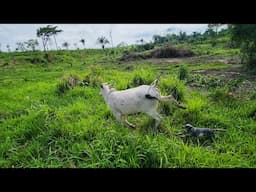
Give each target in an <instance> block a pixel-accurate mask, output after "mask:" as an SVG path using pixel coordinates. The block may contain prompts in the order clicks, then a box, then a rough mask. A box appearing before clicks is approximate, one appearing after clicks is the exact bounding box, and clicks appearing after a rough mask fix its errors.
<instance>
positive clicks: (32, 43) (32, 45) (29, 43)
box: [25, 39, 39, 51]
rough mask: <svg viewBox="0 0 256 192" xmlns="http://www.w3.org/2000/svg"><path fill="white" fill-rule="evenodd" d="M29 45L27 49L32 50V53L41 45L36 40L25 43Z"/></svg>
mask: <svg viewBox="0 0 256 192" xmlns="http://www.w3.org/2000/svg"><path fill="white" fill-rule="evenodd" d="M25 44H26V45H27V48H28V49H29V48H31V50H32V51H35V50H36V46H38V45H39V43H38V41H37V40H36V39H29V40H28V41H27V42H25Z"/></svg>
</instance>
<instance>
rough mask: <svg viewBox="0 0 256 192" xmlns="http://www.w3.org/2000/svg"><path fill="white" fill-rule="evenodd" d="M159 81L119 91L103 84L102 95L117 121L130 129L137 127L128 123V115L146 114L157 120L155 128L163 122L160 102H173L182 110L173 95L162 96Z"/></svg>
mask: <svg viewBox="0 0 256 192" xmlns="http://www.w3.org/2000/svg"><path fill="white" fill-rule="evenodd" d="M157 81H158V80H155V81H154V82H153V83H152V84H151V85H141V86H139V87H135V88H131V89H127V90H122V91H117V90H116V89H114V88H111V86H110V85H109V84H108V83H103V84H101V95H102V96H103V97H104V100H105V102H106V103H107V104H108V106H109V107H110V110H111V111H112V112H113V114H114V116H115V118H116V119H117V121H119V122H122V123H124V122H125V123H127V124H128V125H129V126H130V127H133V128H135V125H133V124H131V123H130V122H128V121H127V115H129V114H135V113H139V112H142V113H146V114H148V115H149V116H151V117H152V118H154V119H155V120H156V123H155V127H157V126H158V125H159V123H160V121H161V118H162V117H161V115H160V114H158V112H157V108H158V103H159V101H161V102H165V101H166V102H172V103H174V104H175V105H176V106H178V107H180V108H185V107H184V106H182V105H180V104H179V103H178V102H177V101H176V100H175V99H174V98H173V97H172V96H171V95H168V96H161V94H160V91H159V89H158V88H157V87H156V84H157Z"/></svg>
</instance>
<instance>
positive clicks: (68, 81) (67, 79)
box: [57, 74, 80, 95]
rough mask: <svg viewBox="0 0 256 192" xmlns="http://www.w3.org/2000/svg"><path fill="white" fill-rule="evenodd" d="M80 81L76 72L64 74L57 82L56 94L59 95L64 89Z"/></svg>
mask: <svg viewBox="0 0 256 192" xmlns="http://www.w3.org/2000/svg"><path fill="white" fill-rule="evenodd" d="M79 82H80V77H79V76H78V75H76V74H71V75H65V76H64V77H62V79H61V80H60V81H59V83H58V84H57V94H58V95H61V94H63V93H65V92H66V91H68V90H70V89H73V88H74V87H75V86H76V85H78V84H79Z"/></svg>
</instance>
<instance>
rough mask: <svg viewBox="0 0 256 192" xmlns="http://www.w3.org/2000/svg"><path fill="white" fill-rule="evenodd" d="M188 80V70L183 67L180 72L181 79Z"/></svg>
mask: <svg viewBox="0 0 256 192" xmlns="http://www.w3.org/2000/svg"><path fill="white" fill-rule="evenodd" d="M186 78H188V69H187V68H186V67H184V66H181V67H180V70H179V79H180V80H184V79H186Z"/></svg>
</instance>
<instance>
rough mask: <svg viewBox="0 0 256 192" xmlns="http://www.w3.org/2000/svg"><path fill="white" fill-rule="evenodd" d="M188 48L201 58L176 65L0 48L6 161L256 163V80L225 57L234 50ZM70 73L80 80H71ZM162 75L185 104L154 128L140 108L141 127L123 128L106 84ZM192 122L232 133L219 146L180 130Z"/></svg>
mask: <svg viewBox="0 0 256 192" xmlns="http://www.w3.org/2000/svg"><path fill="white" fill-rule="evenodd" d="M185 46H186V45H185ZM187 47H188V45H187ZM190 48H191V50H194V51H195V52H196V54H197V55H196V56H195V57H194V58H197V59H194V60H193V59H191V60H186V59H184V60H181V61H179V62H169V61H167V60H157V61H156V60H152V59H147V60H136V61H130V62H119V60H118V58H119V57H120V56H121V54H122V52H121V50H119V49H116V50H115V51H110V50H107V51H103V50H80V51H79V50H77V51H51V52H49V53H50V54H49V55H50V56H49V57H48V58H44V57H43V53H42V52H35V53H32V52H24V53H0V142H1V145H0V167H3V168H6V167H15V168H20V167H40V168H41V167H42V168H46V167H47V168H52V167H54V168H55V167H62V168H63V167H70V168H116V167H122V168H148V167H150V168H151V167H153V168H166V167H168V168H188V167H189V168H205V167H212V168H230V167H232V168H233V167H256V153H255V151H256V137H255V134H256V122H255V121H256V89H255V85H256V79H255V78H254V76H253V75H251V74H250V73H249V72H246V71H244V70H243V68H242V67H241V66H240V64H239V63H228V62H224V61H223V59H224V60H225V59H226V60H228V59H230V58H231V57H234V56H237V55H238V54H239V51H238V50H236V49H228V48H224V47H221V46H217V47H215V48H212V47H211V46H210V45H208V44H204V45H197V46H190ZM221 59H222V60H221ZM182 70H185V71H187V75H186V76H185V77H184V79H183V80H180V78H179V77H180V72H181V71H182ZM70 77H73V78H74V79H78V80H80V81H78V82H80V83H76V84H75V85H73V86H70V85H68V83H67V82H68V79H69V78H70ZM157 77H160V82H159V87H160V89H161V92H162V94H163V95H167V94H170V93H172V94H174V96H175V97H176V98H177V99H178V100H179V101H181V102H182V103H184V104H185V105H186V106H187V109H185V110H183V109H179V108H177V107H175V106H174V105H172V104H168V103H165V104H161V105H160V107H159V112H160V113H161V114H162V115H163V116H164V118H163V120H162V121H161V124H160V127H159V128H158V129H157V130H156V129H154V128H153V125H154V121H153V120H152V119H151V118H150V117H148V116H146V115H144V114H138V115H133V116H129V121H130V122H133V123H134V124H136V125H137V128H136V130H132V129H130V128H128V127H122V125H120V124H119V123H118V122H116V120H115V119H114V117H113V115H112V114H111V112H110V110H109V109H108V107H107V105H106V104H105V103H104V100H103V98H102V96H100V95H99V91H100V88H99V85H100V83H101V82H111V83H113V84H114V87H115V88H116V89H119V90H122V89H126V88H129V87H135V86H137V85H139V84H141V83H151V82H152V81H153V80H154V79H155V78H157ZM85 79H86V82H87V85H84V84H81V81H82V80H85ZM186 123H190V124H192V125H195V126H198V127H210V128H222V129H226V132H225V133H216V140H215V141H214V142H213V143H204V142H203V143H202V142H198V141H194V140H188V141H186V142H185V141H184V140H183V139H182V138H181V137H179V136H177V133H179V132H180V131H182V126H183V125H184V124H186Z"/></svg>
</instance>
